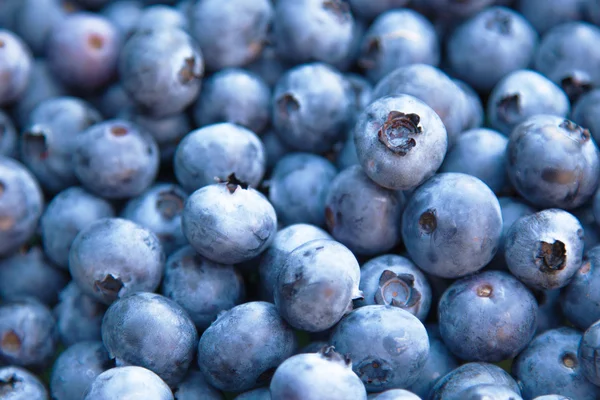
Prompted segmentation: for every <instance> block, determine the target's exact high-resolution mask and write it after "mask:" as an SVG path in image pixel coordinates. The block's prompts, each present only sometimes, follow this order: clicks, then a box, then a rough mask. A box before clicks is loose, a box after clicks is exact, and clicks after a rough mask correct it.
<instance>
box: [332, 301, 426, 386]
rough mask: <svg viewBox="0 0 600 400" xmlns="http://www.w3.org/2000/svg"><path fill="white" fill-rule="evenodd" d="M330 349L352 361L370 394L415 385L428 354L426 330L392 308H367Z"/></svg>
mask: <svg viewBox="0 0 600 400" xmlns="http://www.w3.org/2000/svg"><path fill="white" fill-rule="evenodd" d="M330 342H331V345H332V346H334V347H335V348H336V349H337V351H339V352H340V353H342V354H347V356H348V357H349V358H350V360H352V369H353V371H354V372H355V373H356V374H357V375H358V376H359V378H361V379H362V381H363V383H364V385H365V387H366V388H367V391H369V392H379V391H383V390H387V389H394V388H405V387H408V386H409V385H410V384H412V383H414V382H415V381H416V379H417V377H418V375H419V373H420V372H421V370H422V369H423V367H424V365H425V362H426V361H427V356H428V354H429V340H428V337H427V331H426V330H425V327H424V326H423V324H422V323H421V321H419V320H418V319H417V318H416V317H415V316H414V315H412V314H411V313H409V312H408V311H405V310H403V309H400V308H397V307H391V306H380V305H374V306H364V307H360V308H358V309H356V310H354V311H352V312H351V313H350V314H348V315H347V316H346V317H344V318H343V319H342V320H341V321H340V323H339V324H338V325H337V326H336V327H335V329H334V330H333V332H332V334H331V340H330Z"/></svg>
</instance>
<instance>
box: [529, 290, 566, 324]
mask: <svg viewBox="0 0 600 400" xmlns="http://www.w3.org/2000/svg"><path fill="white" fill-rule="evenodd" d="M533 294H534V296H535V298H536V300H537V302H538V310H537V318H536V320H537V328H536V331H535V333H536V335H539V334H540V333H543V332H546V331H547V330H550V329H556V328H560V327H561V326H562V325H563V323H564V320H565V316H564V315H563V312H562V310H561V303H562V300H561V297H560V289H555V290H538V291H534V292H533Z"/></svg>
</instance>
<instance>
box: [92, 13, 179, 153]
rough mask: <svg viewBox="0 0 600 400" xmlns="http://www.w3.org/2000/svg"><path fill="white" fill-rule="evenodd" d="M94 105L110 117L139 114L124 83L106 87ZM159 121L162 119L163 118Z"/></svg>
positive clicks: (130, 116)
mask: <svg viewBox="0 0 600 400" xmlns="http://www.w3.org/2000/svg"><path fill="white" fill-rule="evenodd" d="M115 4H119V3H115ZM94 105H95V106H96V107H97V108H98V110H99V111H100V112H101V113H102V115H103V116H104V117H106V118H108V119H112V118H119V117H127V118H131V119H133V117H134V116H137V114H136V113H135V112H134V111H133V110H134V109H135V104H134V103H133V100H131V98H130V97H129V95H128V94H127V92H125V89H123V85H122V84H120V83H115V84H113V85H110V86H109V87H108V88H106V90H104V91H103V92H102V93H101V94H100V95H99V96H98V97H96V98H95V99H94ZM143 119H148V120H152V121H154V119H153V118H152V119H150V118H148V117H146V116H144V118H143ZM158 121H162V119H161V120H158ZM188 132H189V129H188ZM186 133H187V132H186ZM161 156H162V154H161Z"/></svg>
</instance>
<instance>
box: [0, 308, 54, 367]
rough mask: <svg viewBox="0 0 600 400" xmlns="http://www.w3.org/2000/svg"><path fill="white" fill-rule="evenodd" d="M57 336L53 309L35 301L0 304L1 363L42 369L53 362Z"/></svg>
mask: <svg viewBox="0 0 600 400" xmlns="http://www.w3.org/2000/svg"><path fill="white" fill-rule="evenodd" d="M57 339H58V338H57V335H56V322H55V321H54V317H53V316H52V312H51V311H50V310H49V309H48V307H46V306H45V305H43V304H42V303H39V302H38V301H37V300H33V299H31V298H24V299H21V300H19V301H15V302H10V303H4V304H2V305H1V306H0V365H14V366H19V367H25V368H30V369H43V368H45V367H47V366H48V365H49V364H50V363H51V362H52V358H53V357H54V353H55V351H56V345H57V342H58V340H57Z"/></svg>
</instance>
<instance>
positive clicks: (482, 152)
mask: <svg viewBox="0 0 600 400" xmlns="http://www.w3.org/2000/svg"><path fill="white" fill-rule="evenodd" d="M507 146H508V138H507V137H506V136H504V135H502V134H501V133H500V132H496V131H493V130H491V129H486V128H477V129H472V130H469V131H466V132H464V133H462V134H461V135H460V136H459V137H458V139H457V141H456V144H455V145H454V147H452V149H450V151H449V152H448V154H447V155H446V158H445V159H444V163H443V164H442V167H441V168H440V172H461V173H464V174H468V175H472V176H474V177H476V178H479V179H481V180H482V181H483V183H485V184H486V185H488V186H489V187H490V189H492V191H493V192H494V193H495V194H496V195H502V194H507V193H509V192H510V190H511V187H510V182H509V181H508V174H507V173H506V147H507Z"/></svg>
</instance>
